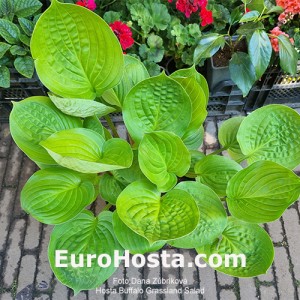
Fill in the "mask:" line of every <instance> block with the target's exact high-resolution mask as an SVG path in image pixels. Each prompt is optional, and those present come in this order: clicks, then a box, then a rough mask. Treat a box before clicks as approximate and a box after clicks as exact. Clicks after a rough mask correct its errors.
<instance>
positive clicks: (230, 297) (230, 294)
mask: <svg viewBox="0 0 300 300" xmlns="http://www.w3.org/2000/svg"><path fill="white" fill-rule="evenodd" d="M220 299H221V300H236V299H237V298H236V295H235V293H234V291H232V290H221V292H220ZM248 299H251V298H248Z"/></svg>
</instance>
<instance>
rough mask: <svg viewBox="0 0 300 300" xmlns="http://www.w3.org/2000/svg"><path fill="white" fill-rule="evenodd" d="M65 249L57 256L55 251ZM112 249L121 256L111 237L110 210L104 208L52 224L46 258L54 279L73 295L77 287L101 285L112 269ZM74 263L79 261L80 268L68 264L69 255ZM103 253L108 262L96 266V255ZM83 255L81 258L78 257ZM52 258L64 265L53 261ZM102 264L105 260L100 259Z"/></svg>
mask: <svg viewBox="0 0 300 300" xmlns="http://www.w3.org/2000/svg"><path fill="white" fill-rule="evenodd" d="M61 250H65V251H67V253H61V254H60V256H62V257H63V258H64V257H66V260H64V259H61V260H60V259H59V255H58V253H56V251H61ZM114 251H119V255H123V253H124V250H123V248H122V247H121V245H120V244H119V242H118V240H117V238H116V237H115V234H114V231H113V225H112V213H111V212H108V211H105V212H102V213H101V214H100V215H98V217H96V218H95V217H94V216H93V214H92V213H91V212H89V211H84V212H82V213H81V214H79V215H78V216H77V217H76V218H75V219H73V220H70V221H69V222H67V223H64V224H61V225H56V226H55V227H54V229H53V231H52V233H51V237H50V244H49V248H48V258H49V262H50V265H51V269H52V271H53V272H54V274H55V276H56V278H57V279H58V280H59V281H60V282H61V283H63V284H64V285H66V286H68V287H70V288H72V289H73V290H74V293H75V295H76V294H77V293H79V292H80V291H81V290H92V289H96V288H97V287H99V286H101V285H102V283H103V282H105V281H106V280H107V279H108V278H109V277H110V276H111V275H112V274H113V273H114V272H115V270H116V268H115V267H114ZM72 254H74V255H75V259H76V260H75V262H76V263H77V264H79V266H80V262H82V263H83V267H74V266H72V263H71V262H72V260H71V255H72ZM102 254H105V255H106V257H107V255H108V256H109V257H110V258H111V264H110V265H108V266H106V267H104V266H103V267H100V266H99V265H98V263H97V258H98V256H100V255H102ZM80 255H81V256H83V259H81V258H80ZM87 255H95V256H96V259H95V258H94V259H92V258H90V259H88V258H87ZM56 260H58V262H59V263H60V264H62V265H66V266H65V267H60V266H58V265H57V264H56ZM102 262H103V263H104V264H105V263H106V262H107V260H106V259H105V258H104V259H103V260H102ZM89 263H90V264H89Z"/></svg>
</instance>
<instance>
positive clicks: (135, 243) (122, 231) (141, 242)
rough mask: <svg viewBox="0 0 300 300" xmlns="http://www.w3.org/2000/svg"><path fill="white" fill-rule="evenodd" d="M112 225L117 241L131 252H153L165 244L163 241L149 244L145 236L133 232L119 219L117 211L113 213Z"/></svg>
mask: <svg viewBox="0 0 300 300" xmlns="http://www.w3.org/2000/svg"><path fill="white" fill-rule="evenodd" d="M113 226H114V232H115V235H116V237H117V239H118V241H119V243H120V244H121V245H122V247H123V248H124V249H126V250H129V252H130V253H131V254H137V253H139V254H144V253H148V252H154V251H157V250H159V249H160V248H162V247H163V246H164V245H165V242H164V241H159V242H156V243H154V244H153V245H150V244H149V242H148V241H147V239H146V238H144V237H142V236H141V235H139V234H137V233H135V232H134V231H133V230H131V229H130V228H129V227H128V226H127V225H126V224H125V223H124V222H123V221H122V220H121V219H120V217H119V216H118V213H117V211H115V212H114V213H113Z"/></svg>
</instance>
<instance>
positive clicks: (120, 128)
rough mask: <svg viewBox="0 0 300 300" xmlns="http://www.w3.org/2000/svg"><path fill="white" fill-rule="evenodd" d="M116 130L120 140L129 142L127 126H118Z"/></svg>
mask: <svg viewBox="0 0 300 300" xmlns="http://www.w3.org/2000/svg"><path fill="white" fill-rule="evenodd" d="M116 128H117V132H118V134H119V136H120V138H121V139H124V140H127V138H128V136H127V129H126V127H125V125H117V126H116Z"/></svg>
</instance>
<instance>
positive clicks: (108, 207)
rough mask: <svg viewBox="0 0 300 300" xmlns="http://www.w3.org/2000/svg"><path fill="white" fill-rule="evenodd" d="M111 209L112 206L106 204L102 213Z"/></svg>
mask: <svg viewBox="0 0 300 300" xmlns="http://www.w3.org/2000/svg"><path fill="white" fill-rule="evenodd" d="M111 207H112V204H110V203H107V204H106V205H105V206H104V208H103V209H102V211H108V210H109V209H110V208H111Z"/></svg>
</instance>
